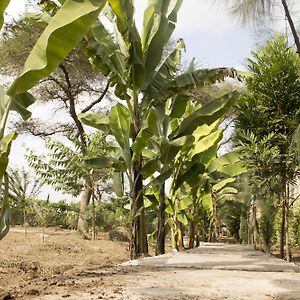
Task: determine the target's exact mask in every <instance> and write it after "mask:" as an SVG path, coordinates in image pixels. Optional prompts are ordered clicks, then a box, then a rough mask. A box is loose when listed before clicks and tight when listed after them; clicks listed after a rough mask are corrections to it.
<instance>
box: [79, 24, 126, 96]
mask: <svg viewBox="0 0 300 300" xmlns="http://www.w3.org/2000/svg"><path fill="white" fill-rule="evenodd" d="M85 44H86V48H87V51H86V53H87V55H88V56H89V57H90V58H91V60H92V64H93V65H94V66H96V67H98V68H100V70H101V72H102V73H103V75H105V76H108V75H110V81H111V82H113V83H114V82H115V81H116V82H118V83H119V84H122V85H125V84H126V80H125V79H126V76H125V70H126V69H125V58H124V56H123V54H122V53H121V50H120V47H119V45H118V44H117V43H116V42H115V41H114V40H113V38H112V36H111V34H110V33H109V32H108V31H107V30H106V28H105V27H104V25H103V24H102V23H101V22H100V21H97V22H96V23H95V24H94V25H93V26H92V28H91V31H90V32H89V34H88V35H87V37H86V40H85ZM122 93H123V92H122ZM122 93H121V94H122ZM122 98H123V97H122Z"/></svg>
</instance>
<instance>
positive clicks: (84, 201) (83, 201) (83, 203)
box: [77, 180, 93, 238]
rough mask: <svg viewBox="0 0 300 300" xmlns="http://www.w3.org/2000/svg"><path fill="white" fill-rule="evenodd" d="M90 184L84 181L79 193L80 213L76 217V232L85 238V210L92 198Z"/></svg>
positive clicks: (86, 235)
mask: <svg viewBox="0 0 300 300" xmlns="http://www.w3.org/2000/svg"><path fill="white" fill-rule="evenodd" d="M92 192H93V190H92V183H91V182H90V181H89V180H86V181H85V184H84V189H83V191H82V193H81V198H80V211H79V217H78V225H77V230H78V231H79V232H80V233H81V234H82V235H83V236H84V237H86V238H88V233H87V230H86V229H87V224H86V216H85V214H86V209H87V207H88V205H89V203H90V199H91V196H92Z"/></svg>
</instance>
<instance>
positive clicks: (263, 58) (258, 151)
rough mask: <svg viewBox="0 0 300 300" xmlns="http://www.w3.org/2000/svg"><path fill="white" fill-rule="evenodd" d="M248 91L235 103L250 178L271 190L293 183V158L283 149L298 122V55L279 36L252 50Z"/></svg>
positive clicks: (299, 65)
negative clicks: (250, 171)
mask: <svg viewBox="0 0 300 300" xmlns="http://www.w3.org/2000/svg"><path fill="white" fill-rule="evenodd" d="M253 56H254V59H253V60H249V64H250V65H249V68H250V70H251V71H252V72H253V76H252V77H251V78H249V79H247V82H246V83H247V87H248V91H249V92H248V94H246V95H245V96H244V97H242V98H241V101H240V103H239V105H238V106H237V116H236V125H237V138H238V139H239V140H240V144H241V145H242V150H243V152H244V155H245V159H246V162H247V164H248V166H249V169H251V170H252V171H253V175H254V178H255V179H254V181H255V182H256V183H257V182H260V183H261V184H262V185H263V184H267V185H268V186H269V188H271V189H272V190H273V192H274V191H275V192H277V193H278V192H279V190H280V189H282V186H283V185H282V183H280V182H281V181H282V180H287V181H290V182H293V180H294V178H295V177H296V176H297V174H298V167H297V162H296V160H295V159H294V157H293V156H292V155H290V153H289V149H290V146H291V143H292V138H293V135H294V133H295V130H296V129H297V127H298V124H299V121H300V80H299V68H300V59H299V57H298V55H297V54H296V53H294V52H293V50H292V49H290V48H289V46H288V44H287V43H286V41H285V38H284V37H282V36H276V37H275V39H274V40H272V41H269V42H267V43H266V45H265V46H264V47H262V48H261V49H259V50H258V51H256V52H254V53H253Z"/></svg>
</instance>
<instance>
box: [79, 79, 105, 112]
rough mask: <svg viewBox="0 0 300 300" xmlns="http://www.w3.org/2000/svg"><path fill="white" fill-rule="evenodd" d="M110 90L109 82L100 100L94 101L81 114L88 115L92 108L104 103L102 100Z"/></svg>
mask: <svg viewBox="0 0 300 300" xmlns="http://www.w3.org/2000/svg"><path fill="white" fill-rule="evenodd" d="M108 89H109V82H107V84H106V87H105V89H104V91H103V92H102V94H101V95H100V97H99V98H98V99H96V100H95V101H93V102H92V103H91V104H90V105H88V106H87V107H85V108H84V109H83V110H82V111H81V113H86V112H87V111H89V110H90V109H91V108H93V107H94V106H95V105H96V104H98V103H100V102H101V101H102V99H103V98H104V97H105V95H106V93H107V91H108Z"/></svg>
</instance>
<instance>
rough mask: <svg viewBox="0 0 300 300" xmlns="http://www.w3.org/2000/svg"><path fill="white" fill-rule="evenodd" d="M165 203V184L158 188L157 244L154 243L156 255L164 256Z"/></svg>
mask: <svg viewBox="0 0 300 300" xmlns="http://www.w3.org/2000/svg"><path fill="white" fill-rule="evenodd" d="M165 209H166V203H165V184H162V185H161V186H160V188H159V209H158V228H157V243H156V250H155V254H156V255H161V254H164V253H165V252H166V251H165V244H166V243H165V240H166V229H165V221H166V213H165Z"/></svg>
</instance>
